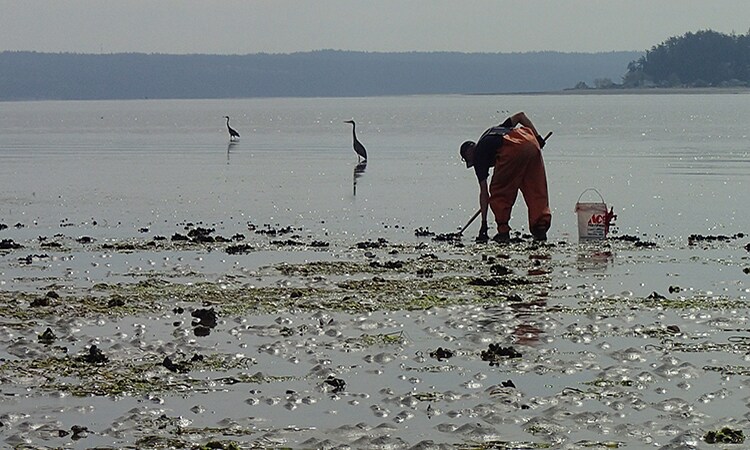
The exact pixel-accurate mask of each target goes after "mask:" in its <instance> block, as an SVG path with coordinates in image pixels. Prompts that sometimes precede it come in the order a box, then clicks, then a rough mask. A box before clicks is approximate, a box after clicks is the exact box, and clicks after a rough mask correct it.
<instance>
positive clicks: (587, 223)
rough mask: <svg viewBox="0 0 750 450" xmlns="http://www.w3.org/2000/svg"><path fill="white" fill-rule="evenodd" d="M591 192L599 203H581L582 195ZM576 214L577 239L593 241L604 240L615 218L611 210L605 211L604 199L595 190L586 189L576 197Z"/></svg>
mask: <svg viewBox="0 0 750 450" xmlns="http://www.w3.org/2000/svg"><path fill="white" fill-rule="evenodd" d="M589 191H593V192H596V194H597V195H598V196H599V199H600V200H601V202H581V198H583V194H585V193H586V192H589ZM575 212H576V214H578V239H579V240H582V241H585V240H595V239H604V238H606V237H607V233H608V232H609V225H610V222H611V221H612V220H613V219H614V218H615V215H614V213H613V209H610V210H609V212H608V211H607V204H606V203H604V197H602V194H600V193H599V191H597V190H596V189H593V188H590V189H586V190H585V191H583V192H582V193H581V195H580V196H579V197H578V202H577V203H576V209H575Z"/></svg>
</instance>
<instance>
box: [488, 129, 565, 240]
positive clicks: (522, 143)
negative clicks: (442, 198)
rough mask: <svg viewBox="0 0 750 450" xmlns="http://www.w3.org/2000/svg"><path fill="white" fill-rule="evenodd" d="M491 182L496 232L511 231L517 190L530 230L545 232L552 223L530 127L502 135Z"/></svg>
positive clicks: (544, 184) (536, 149) (543, 173)
mask: <svg viewBox="0 0 750 450" xmlns="http://www.w3.org/2000/svg"><path fill="white" fill-rule="evenodd" d="M503 139H504V141H503V145H502V147H500V149H498V152H497V156H496V158H495V169H494V171H493V173H492V181H491V182H490V208H492V212H493V213H494V214H495V222H497V231H498V233H507V232H509V231H510V226H508V222H509V221H510V212H511V209H512V208H513V204H514V203H515V202H516V196H517V195H518V190H519V189H520V190H521V193H522V194H523V198H524V201H525V202H526V207H527V208H528V209H529V229H530V230H531V232H532V233H534V232H542V233H546V232H547V230H549V227H550V224H551V223H552V213H551V212H550V209H549V196H548V195H547V175H546V173H545V171H544V160H543V159H542V151H541V149H540V148H539V143H538V142H537V140H536V136H534V133H533V132H532V131H531V129H530V128H526V127H518V128H514V129H513V130H512V131H511V132H510V133H508V134H506V135H505V136H503Z"/></svg>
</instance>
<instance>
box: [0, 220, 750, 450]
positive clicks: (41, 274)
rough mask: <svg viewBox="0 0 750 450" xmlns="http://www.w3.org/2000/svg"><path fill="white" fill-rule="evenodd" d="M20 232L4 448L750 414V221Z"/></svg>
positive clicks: (7, 334)
mask: <svg viewBox="0 0 750 450" xmlns="http://www.w3.org/2000/svg"><path fill="white" fill-rule="evenodd" d="M5 225H6V227H4V229H2V230H0V242H1V243H0V274H1V275H2V278H0V310H1V311H2V319H1V320H0V380H2V382H1V384H0V389H2V393H3V395H2V397H0V440H1V441H2V442H3V443H4V444H3V445H4V446H11V447H12V446H16V447H17V448H92V447H98V448H227V449H229V448H278V447H290V448H471V449H488V448H550V447H552V448H615V447H624V448H644V447H656V446H658V447H662V448H693V447H702V446H705V445H706V442H707V441H711V440H714V441H716V440H719V441H722V440H723V441H725V442H727V443H729V442H732V441H734V442H739V441H740V440H741V439H744V435H743V434H742V431H743V430H747V429H748V418H747V415H746V411H747V397H748V394H747V393H746V392H745V390H746V389H747V375H748V374H750V363H749V362H748V354H750V334H748V332H747V327H748V323H747V322H748V320H750V310H749V309H748V307H747V300H748V292H749V291H750V286H748V281H749V280H750V239H749V238H748V237H747V236H746V235H745V234H743V233H741V232H738V233H736V234H732V235H693V236H691V237H690V238H688V239H685V238H683V237H674V238H672V237H668V236H667V237H665V236H647V235H640V236H637V237H636V236H617V235H614V236H612V237H611V238H610V239H607V240H606V241H595V242H590V243H585V244H580V243H578V242H577V240H576V239H567V238H566V239H563V240H552V241H549V242H546V243H536V242H533V241H532V240H531V239H530V237H529V236H526V235H519V234H517V235H516V236H515V239H514V240H513V242H512V243H511V244H509V245H498V244H494V243H493V244H475V243H474V242H473V240H472V239H471V237H470V236H465V237H463V239H461V240H440V239H436V238H437V237H439V236H437V235H435V234H434V233H431V232H429V229H428V228H426V227H425V228H420V229H419V230H415V232H414V233H412V232H407V233H402V234H400V235H399V236H400V237H396V238H394V237H391V236H389V237H383V238H379V239H367V240H359V239H357V238H356V237H353V236H342V235H336V236H334V237H331V236H328V235H327V233H326V232H325V231H324V230H323V229H302V228H298V227H293V226H289V225H284V224H279V225H274V226H269V225H259V226H255V225H250V226H245V225H240V224H234V225H231V226H230V225H227V224H226V223H224V222H220V223H219V225H217V224H190V223H188V224H185V223H180V224H174V225H173V227H172V232H171V233H170V234H168V235H166V234H165V235H154V234H152V233H151V232H150V231H149V230H148V229H142V230H139V232H137V233H133V234H132V235H131V236H126V237H122V230H118V231H117V237H113V236H108V233H107V229H106V228H105V229H97V230H96V232H94V231H93V229H90V228H89V229H87V228H75V227H70V228H61V229H60V230H59V232H58V233H55V234H51V233H47V234H44V233H41V231H40V233H41V234H43V235H40V236H39V237H36V238H30V237H29V236H32V235H34V234H36V230H33V225H32V224H5ZM30 229H31V230H30ZM87 231H88V232H87ZM727 427H728V430H729V431H726V430H725V431H724V432H721V433H719V434H717V432H720V431H721V430H722V429H724V428H727ZM711 433H713V434H711ZM717 436H718V437H717Z"/></svg>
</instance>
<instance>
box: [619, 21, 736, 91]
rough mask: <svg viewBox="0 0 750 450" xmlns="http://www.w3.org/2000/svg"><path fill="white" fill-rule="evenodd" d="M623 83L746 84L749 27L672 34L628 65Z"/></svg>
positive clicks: (701, 85)
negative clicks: (729, 32)
mask: <svg viewBox="0 0 750 450" xmlns="http://www.w3.org/2000/svg"><path fill="white" fill-rule="evenodd" d="M623 85H624V86H625V87H648V86H659V87H709V86H713V87H725V86H730V87H731V86H750V31H748V34H745V35H739V36H737V35H734V34H732V35H727V34H722V33H717V32H715V31H711V30H707V31H699V32H697V33H687V34H685V35H684V36H681V37H672V38H669V39H667V40H666V41H664V42H663V43H661V44H659V45H656V46H654V47H652V48H651V50H649V51H647V52H646V54H645V55H643V56H641V57H640V58H638V59H637V60H635V61H633V62H631V63H630V64H629V65H628V71H627V73H626V75H625V76H624V77H623Z"/></svg>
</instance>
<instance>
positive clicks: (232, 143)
mask: <svg viewBox="0 0 750 450" xmlns="http://www.w3.org/2000/svg"><path fill="white" fill-rule="evenodd" d="M235 145H237V141H229V143H228V144H227V164H229V153H230V152H231V151H232V147H234V146H235Z"/></svg>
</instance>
